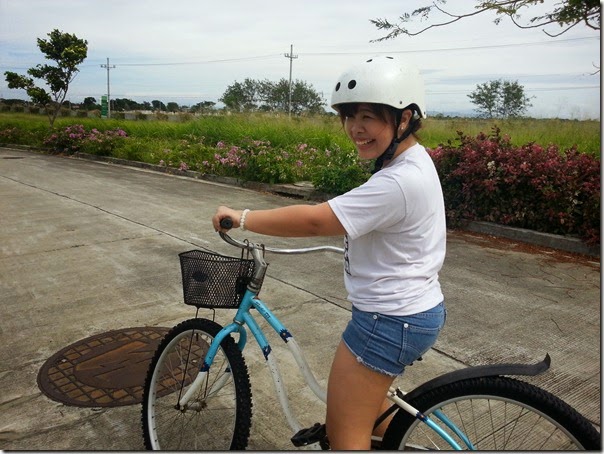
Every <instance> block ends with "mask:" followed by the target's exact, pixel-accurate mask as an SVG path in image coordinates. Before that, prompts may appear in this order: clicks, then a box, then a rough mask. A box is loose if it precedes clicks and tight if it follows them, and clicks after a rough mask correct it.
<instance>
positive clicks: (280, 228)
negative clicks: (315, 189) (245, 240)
mask: <svg viewBox="0 0 604 454" xmlns="http://www.w3.org/2000/svg"><path fill="white" fill-rule="evenodd" d="M242 213H243V211H241V210H233V209H231V208H228V207H225V206H221V207H219V208H218V210H217V211H216V214H215V215H214V217H213V218H212V223H213V224H214V229H216V231H223V232H224V231H226V230H225V229H223V228H222V227H220V220H221V219H223V218H226V217H229V218H231V219H232V221H233V228H238V227H240V225H239V222H240V220H241V214H242ZM244 224H245V229H246V230H249V231H251V232H256V233H261V234H263V235H271V236H288V237H303V236H339V235H344V234H345V233H346V231H345V230H344V227H342V224H340V221H339V220H338V218H337V217H336V215H335V214H334V212H333V211H332V209H331V207H330V206H329V204H328V203H327V202H325V203H321V204H319V205H290V206H286V207H283V208H275V209H272V210H251V211H248V212H247V214H246V216H245V222H244Z"/></svg>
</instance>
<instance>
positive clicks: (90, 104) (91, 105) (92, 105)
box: [82, 96, 101, 110]
mask: <svg viewBox="0 0 604 454" xmlns="http://www.w3.org/2000/svg"><path fill="white" fill-rule="evenodd" d="M82 107H84V109H86V110H94V109H100V108H101V106H99V105H98V104H97V102H96V99H95V98H93V97H92V96H88V97H86V98H84V102H82Z"/></svg>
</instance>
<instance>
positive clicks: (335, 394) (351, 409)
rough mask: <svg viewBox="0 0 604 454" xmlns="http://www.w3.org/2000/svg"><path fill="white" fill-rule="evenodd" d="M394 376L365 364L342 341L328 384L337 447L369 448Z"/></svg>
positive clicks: (329, 425)
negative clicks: (381, 372) (376, 422)
mask: <svg viewBox="0 0 604 454" xmlns="http://www.w3.org/2000/svg"><path fill="white" fill-rule="evenodd" d="M393 381H394V377H391V376H389V375H385V374H380V373H379V372H376V371H374V370H372V369H369V368H368V367H366V366H364V365H363V364H361V363H359V362H358V361H357V359H356V357H355V356H354V355H353V354H352V353H351V352H350V350H349V349H348V347H346V344H344V342H340V345H339V346H338V348H337V350H336V355H335V358H334V360H333V364H332V366H331V372H330V374H329V382H328V384H327V418H326V428H327V437H328V438H329V444H330V446H331V449H333V450H352V449H364V450H368V449H369V448H370V446H371V433H372V431H373V425H374V424H375V420H376V419H377V417H378V416H379V415H380V409H381V407H382V403H383V402H384V397H385V396H386V392H387V391H388V388H389V387H390V385H391V384H392V382H393Z"/></svg>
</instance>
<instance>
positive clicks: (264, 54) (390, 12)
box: [0, 0, 601, 120]
mask: <svg viewBox="0 0 604 454" xmlns="http://www.w3.org/2000/svg"><path fill="white" fill-rule="evenodd" d="M558 2H559V0H545V4H544V5H543V6H539V7H533V8H531V9H525V10H523V12H522V17H523V18H526V19H529V18H530V17H533V15H534V14H535V13H537V12H540V11H546V10H547V9H548V8H547V7H548V6H549V7H551V6H552V5H554V4H556V3H558ZM429 3H431V1H430V0H404V1H401V0H372V1H368V0H364V1H358V0H304V1H301V0H298V1H291V0H264V1H254V0H222V1H220V0H171V1H166V0H0V72H1V73H2V74H3V73H4V71H7V70H8V71H13V72H17V73H19V74H26V71H27V69H28V68H31V67H33V66H35V65H37V64H40V63H45V61H44V57H43V54H42V53H41V52H40V50H39V49H38V47H37V43H36V39H37V38H47V34H48V33H49V32H50V31H52V30H53V29H55V28H57V29H59V30H61V31H62V32H67V33H73V34H75V35H76V36H77V37H78V38H81V39H85V40H87V41H88V57H87V58H86V60H85V61H84V62H83V63H82V64H81V65H80V66H79V69H80V72H79V74H78V75H77V77H76V78H75V80H74V81H73V82H72V84H71V86H70V88H69V93H68V95H67V98H68V99H69V100H70V101H72V102H81V101H83V99H84V98H85V97H88V96H92V97H94V98H96V99H97V101H100V98H101V96H102V95H105V94H107V88H108V87H107V85H108V84H107V70H106V69H104V68H103V67H101V65H106V64H107V59H109V66H110V71H109V91H110V96H111V98H112V99H114V98H128V99H132V100H135V101H138V102H142V101H149V102H150V101H152V100H155V99H158V100H160V101H162V102H164V103H168V102H171V101H174V102H177V103H179V105H193V104H196V103H198V102H201V101H213V102H218V99H219V98H220V97H221V96H222V94H223V93H224V92H225V90H226V89H227V87H228V86H229V85H232V84H233V83H234V82H243V80H244V79H245V78H250V79H254V80H265V79H268V80H270V81H273V82H277V81H279V80H280V79H282V78H285V79H289V74H290V63H291V70H292V78H293V79H294V80H296V79H298V80H301V81H304V82H306V83H307V84H310V85H311V86H312V87H313V88H314V89H315V91H317V92H318V93H319V94H321V95H322V96H323V98H324V99H325V101H326V109H327V110H330V108H329V107H328V105H329V99H330V98H331V92H332V89H333V87H334V86H335V83H336V81H337V78H338V76H339V75H340V74H341V73H342V72H344V71H345V70H346V69H347V68H348V67H350V66H352V65H354V64H356V63H359V62H361V61H363V60H365V59H367V58H370V57H372V56H375V55H394V56H399V57H401V58H405V59H410V60H411V61H412V62H413V63H414V64H416V65H417V66H418V67H419V69H420V71H421V73H422V75H423V77H424V80H425V84H426V104H427V111H428V115H429V116H430V115H435V114H437V113H443V114H445V115H447V114H470V113H472V112H473V111H474V110H475V107H476V106H474V105H473V104H472V103H471V101H470V99H469V98H468V94H470V93H471V92H472V91H474V90H475V89H476V87H477V85H478V84H482V83H485V82H487V81H490V80H495V79H504V80H509V81H517V82H518V83H519V84H520V85H522V86H523V87H524V89H525V93H526V95H527V96H529V97H531V100H530V102H531V104H532V107H530V108H529V109H528V111H527V114H528V115H530V116H532V117H536V118H571V119H579V120H585V119H599V118H600V105H601V102H600V100H601V97H600V73H597V68H599V66H600V55H601V48H600V34H599V32H598V31H595V30H592V29H590V28H588V27H586V26H584V25H577V26H576V27H574V28H573V29H571V30H570V31H569V32H567V33H565V34H563V35H561V36H559V37H557V38H551V37H549V36H547V35H546V34H545V33H544V32H543V31H542V30H541V29H529V30H523V29H520V28H518V27H516V26H515V25H513V24H512V23H511V22H510V20H509V19H507V18H506V19H504V20H502V21H501V23H500V24H499V25H495V24H494V23H493V21H494V19H495V18H496V16H495V14H494V13H490V12H489V13H483V14H480V15H477V16H474V17H473V18H468V19H464V20H462V21H459V22H457V23H455V24H452V25H448V26H446V27H437V28H433V29H431V30H428V31H426V32H424V33H422V34H420V35H418V36H414V37H408V36H399V37H397V38H395V39H394V40H389V41H384V42H379V43H376V42H371V41H372V40H375V39H378V38H380V37H382V36H383V34H384V33H383V32H382V31H379V30H377V28H376V27H375V26H374V25H373V24H371V23H370V19H375V18H387V19H389V20H390V21H391V22H394V21H396V19H397V18H398V17H399V16H400V15H402V14H403V13H405V12H408V13H410V12H412V11H413V10H414V9H416V8H418V7H421V6H426V5H428V4H429ZM476 3H477V2H476V1H475V0H448V1H447V2H446V4H445V5H444V6H443V7H444V8H446V9H447V10H448V11H450V12H452V13H466V12H471V11H473V7H474V5H475V4H476ZM535 8H540V9H538V10H537V9H535ZM425 25H426V23H425V22H423V23H422V22H420V21H419V20H417V19H416V20H415V21H414V22H412V23H411V24H410V25H409V28H410V29H414V30H417V29H419V28H420V27H423V26H425ZM546 30H547V31H549V32H550V33H557V32H559V31H560V28H559V27H558V26H557V25H550V26H549V27H548V28H547V29H546ZM291 46H293V54H292V52H291V49H292V47H291ZM286 54H289V55H293V56H296V57H297V58H294V59H290V58H288V57H287V56H286ZM113 66H115V67H113ZM594 73H595V74H594ZM0 79H1V80H0V98H22V99H27V95H26V94H25V92H24V91H23V90H12V89H9V88H8V87H7V84H6V80H5V79H4V76H3V75H2V77H0Z"/></svg>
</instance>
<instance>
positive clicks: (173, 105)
mask: <svg viewBox="0 0 604 454" xmlns="http://www.w3.org/2000/svg"><path fill="white" fill-rule="evenodd" d="M166 108H167V109H168V112H178V103H177V102H169V103H168V105H167V107H166Z"/></svg>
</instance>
